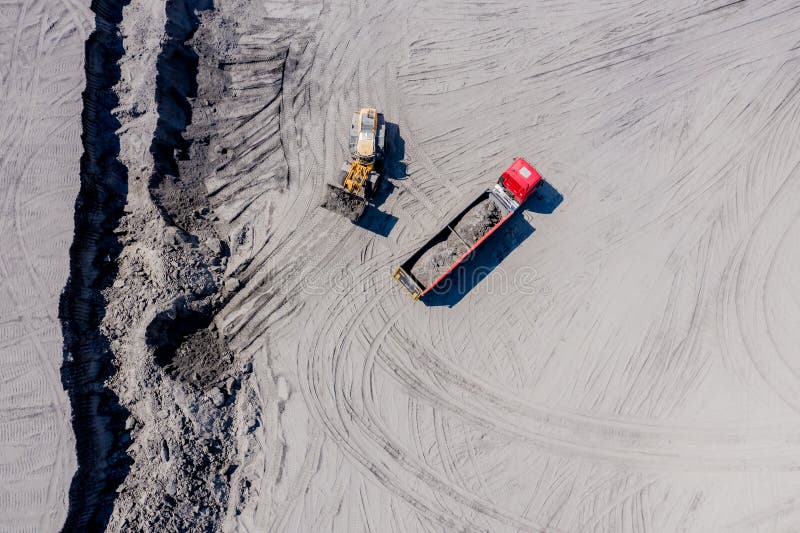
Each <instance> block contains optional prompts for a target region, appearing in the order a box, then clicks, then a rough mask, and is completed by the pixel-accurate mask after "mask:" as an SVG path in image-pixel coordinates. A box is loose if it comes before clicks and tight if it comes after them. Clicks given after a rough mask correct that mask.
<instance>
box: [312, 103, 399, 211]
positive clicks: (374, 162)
mask: <svg viewBox="0 0 800 533" xmlns="http://www.w3.org/2000/svg"><path fill="white" fill-rule="evenodd" d="M385 137H386V124H385V122H384V120H383V115H382V114H381V113H378V111H377V110H376V109H375V108H372V107H363V108H361V109H360V110H359V111H358V112H357V113H353V118H352V121H351V123H350V137H349V147H350V157H351V161H350V163H349V164H345V165H344V166H343V167H342V169H341V171H340V173H339V179H338V180H337V181H336V182H335V183H328V186H327V189H326V191H325V198H324V199H323V202H322V207H324V208H325V209H329V210H330V211H333V212H335V213H339V214H340V215H342V216H343V217H345V218H348V219H349V220H350V221H351V222H356V221H357V220H358V219H359V218H360V217H361V215H362V214H363V213H364V210H365V209H366V207H367V203H368V202H369V200H370V199H371V198H372V196H373V195H374V194H375V192H376V191H377V190H378V185H379V181H380V178H381V171H382V170H383V168H382V166H383V160H384V157H385V152H384V147H385V140H386V139H385Z"/></svg>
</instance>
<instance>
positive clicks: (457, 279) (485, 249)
mask: <svg viewBox="0 0 800 533" xmlns="http://www.w3.org/2000/svg"><path fill="white" fill-rule="evenodd" d="M563 200H564V197H563V196H562V195H561V193H559V192H558V191H557V190H556V189H555V188H554V187H553V186H552V185H551V184H550V183H548V182H547V181H544V180H542V183H541V184H540V185H539V186H538V187H537V189H536V192H535V193H534V194H533V195H531V197H530V198H528V200H527V201H526V202H525V203H524V204H522V206H520V209H519V210H518V211H517V212H516V213H515V214H514V215H513V216H512V217H511V218H510V219H509V220H508V222H506V223H505V225H503V226H502V227H501V228H499V229H498V230H497V231H496V232H495V233H494V234H493V235H491V236H490V237H489V238H488V239H486V241H485V242H484V243H483V245H482V246H480V247H479V248H477V249H476V250H475V251H473V252H472V255H470V256H469V257H467V259H466V260H465V261H464V262H463V263H461V264H460V265H459V266H458V267H456V268H455V269H454V270H453V272H451V273H450V275H449V276H447V277H446V278H445V279H443V280H442V281H441V282H439V283H438V284H437V285H436V286H435V287H434V288H433V289H431V291H430V292H429V293H428V294H426V295H425V296H424V297H423V298H422V300H421V302H422V303H424V304H425V305H426V306H428V307H439V306H447V307H453V306H455V305H456V304H458V303H459V302H460V301H461V300H462V299H463V298H464V296H466V295H467V294H468V293H469V292H470V291H471V290H472V289H474V288H475V287H476V286H477V285H479V284H480V283H482V282H484V280H486V283H487V284H488V285H487V291H488V292H492V293H501V294H508V295H511V294H513V293H515V292H517V291H519V290H520V289H521V287H520V285H521V284H524V283H525V282H526V279H527V278H526V275H527V274H529V272H524V273H520V272H511V271H507V270H505V269H502V267H501V266H500V265H501V263H502V262H503V260H504V259H505V258H506V257H508V256H509V255H510V254H511V252H513V251H514V250H515V249H517V248H518V247H519V246H520V245H522V243H523V242H525V240H526V239H527V238H528V237H530V236H531V235H533V233H534V232H535V231H536V228H534V227H533V226H531V225H530V224H529V223H528V221H527V220H526V219H525V217H524V216H523V212H530V213H540V214H551V213H552V212H553V211H555V210H556V208H557V207H558V206H559V205H560V204H561V202H562V201H563ZM498 267H499V268H498ZM490 275H491V278H490ZM487 278H488V279H487Z"/></svg>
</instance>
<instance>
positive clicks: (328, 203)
mask: <svg viewBox="0 0 800 533" xmlns="http://www.w3.org/2000/svg"><path fill="white" fill-rule="evenodd" d="M322 207H324V208H325V209H327V210H329V211H333V212H334V213H338V214H340V215H342V216H343V217H345V218H347V219H350V221H351V222H355V221H356V220H358V219H359V217H360V216H361V215H362V214H363V213H364V209H366V207H367V201H366V200H365V199H364V198H362V197H361V196H358V195H357V194H353V193H351V192H348V191H346V190H345V189H343V188H342V187H339V186H338V185H333V184H331V183H328V188H327V190H326V191H325V198H324V199H323V202H322Z"/></svg>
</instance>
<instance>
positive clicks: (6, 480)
mask: <svg viewBox="0 0 800 533" xmlns="http://www.w3.org/2000/svg"><path fill="white" fill-rule="evenodd" d="M88 4H89V2H84V1H66V2H50V1H45V0H22V1H19V2H17V1H10V2H3V3H2V4H0V26H2V35H3V36H2V37H0V64H1V65H2V66H0V80H2V84H1V85H0V87H1V88H0V101H2V105H0V146H2V149H1V150H0V251H1V253H0V531H55V530H58V529H59V528H60V527H61V525H62V524H63V523H64V519H65V516H66V513H67V490H68V488H69V484H70V481H71V479H72V476H73V474H74V473H75V468H76V460H75V440H74V438H73V434H72V429H71V427H70V413H71V409H70V405H69V402H68V398H67V394H66V392H65V391H64V388H63V387H62V384H61V374H60V368H61V363H62V359H63V348H62V346H63V341H62V338H61V329H60V324H59V321H58V300H59V295H60V293H61V290H62V289H63V287H64V283H65V281H66V279H67V274H68V267H69V256H68V249H69V246H70V244H71V242H72V220H73V212H74V206H75V195H76V193H77V191H78V182H79V176H78V166H79V160H80V156H81V141H80V135H81V121H80V114H81V91H83V89H84V85H85V79H84V76H83V64H84V43H85V41H86V38H87V37H88V34H89V32H90V31H91V20H92V18H93V17H92V13H91V12H90V11H89V8H88Z"/></svg>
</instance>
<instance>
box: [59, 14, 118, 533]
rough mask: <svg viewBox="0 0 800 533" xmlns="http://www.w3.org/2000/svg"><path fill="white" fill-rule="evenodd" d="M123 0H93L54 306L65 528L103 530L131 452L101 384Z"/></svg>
mask: <svg viewBox="0 0 800 533" xmlns="http://www.w3.org/2000/svg"><path fill="white" fill-rule="evenodd" d="M127 3H128V1H127V0H94V1H93V2H92V11H93V12H94V13H95V31H94V32H93V33H92V35H91V36H90V37H89V39H88V40H87V42H86V67H85V68H86V90H85V91H84V93H83V114H82V117H81V118H82V123H83V135H82V140H83V148H84V153H83V156H82V157H81V166H80V167H81V175H80V180H81V186H80V191H79V193H78V198H77V200H76V202H75V235H74V240H73V243H72V246H71V248H70V276H69V280H68V281H67V285H66V287H65V288H64V292H63V293H62V295H61V301H60V305H59V318H60V320H61V328H62V331H63V335H64V363H63V365H62V367H61V379H62V383H63V385H64V388H65V389H66V391H67V393H68V394H69V398H70V402H71V404H72V427H73V430H74V432H75V439H76V441H77V443H76V444H77V446H76V448H77V457H78V470H77V472H76V473H75V477H74V478H73V479H72V483H71V485H70V491H69V509H68V514H67V519H66V522H65V524H64V528H63V531H102V530H104V529H105V527H106V525H107V523H108V519H109V516H110V515H111V511H112V509H113V503H114V497H115V494H116V493H115V490H116V488H117V487H118V486H119V485H120V483H121V482H122V481H123V480H124V479H125V476H126V475H127V473H128V471H129V468H130V458H129V457H128V455H127V454H126V453H125V451H124V449H123V447H122V442H123V441H124V439H123V436H124V434H125V432H126V431H125V420H126V419H127V417H128V414H129V413H128V411H127V410H126V409H124V408H123V407H122V406H121V405H120V404H119V401H118V398H117V397H116V395H115V394H114V393H113V392H112V391H111V390H109V389H108V388H107V387H106V386H105V385H104V383H105V381H106V379H107V378H108V377H109V376H110V375H111V374H112V372H113V370H114V369H113V364H112V361H113V353H112V352H111V350H110V348H109V345H108V340H107V339H106V338H105V337H104V336H103V335H102V334H101V333H100V330H99V326H100V322H101V320H102V319H103V316H104V313H105V308H106V307H105V306H106V302H105V301H104V298H103V294H102V291H103V289H105V288H107V287H108V286H109V285H110V284H111V283H112V282H113V280H114V277H115V275H116V259H117V257H118V256H119V253H120V251H121V250H122V244H121V243H120V241H119V239H118V238H117V236H116V235H115V234H114V230H115V228H116V227H117V225H118V222H119V220H120V217H121V216H122V215H123V207H124V205H125V199H126V196H127V191H128V185H127V182H128V171H127V168H125V166H124V165H123V164H122V163H120V161H119V160H118V159H117V157H118V155H119V138H118V137H117V136H116V134H115V131H116V130H117V129H118V128H119V126H120V124H119V122H118V121H117V119H116V118H115V117H114V115H113V112H112V111H113V109H114V108H115V107H116V105H117V97H116V95H115V94H114V92H113V90H112V87H113V86H114V84H115V83H116V82H117V81H118V80H119V78H120V71H119V67H118V65H117V62H118V61H119V60H120V58H121V57H122V55H123V52H124V50H123V45H122V37H121V35H120V33H119V30H118V25H119V24H120V22H121V21H122V9H123V7H124V6H125V5H127Z"/></svg>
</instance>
